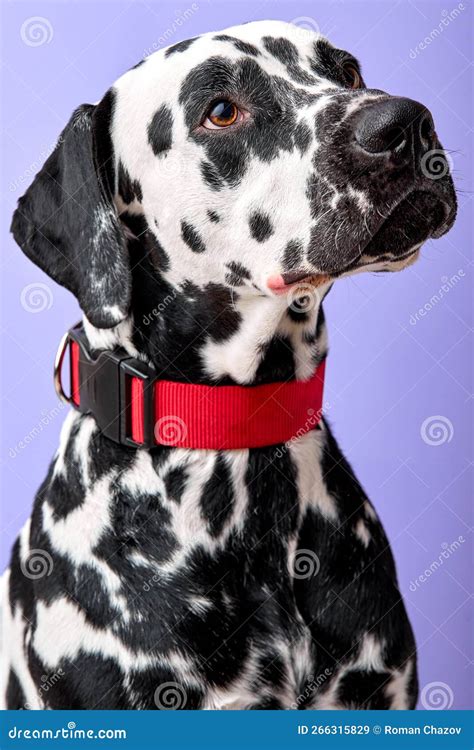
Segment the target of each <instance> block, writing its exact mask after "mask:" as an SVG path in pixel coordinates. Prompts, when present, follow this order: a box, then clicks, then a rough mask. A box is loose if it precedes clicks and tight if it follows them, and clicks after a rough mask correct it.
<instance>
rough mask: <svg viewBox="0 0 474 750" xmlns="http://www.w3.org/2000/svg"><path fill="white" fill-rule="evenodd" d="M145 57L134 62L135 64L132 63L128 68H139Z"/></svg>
mask: <svg viewBox="0 0 474 750" xmlns="http://www.w3.org/2000/svg"><path fill="white" fill-rule="evenodd" d="M145 59H146V58H143V59H142V60H139V61H138V62H137V63H135V65H132V67H131V68H130V70H136V69H137V68H139V67H140V66H141V65H143V63H144V62H145Z"/></svg>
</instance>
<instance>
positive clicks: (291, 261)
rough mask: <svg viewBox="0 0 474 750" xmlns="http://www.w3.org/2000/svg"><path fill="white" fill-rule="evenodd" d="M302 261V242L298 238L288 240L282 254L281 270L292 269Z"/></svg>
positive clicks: (299, 265)
mask: <svg viewBox="0 0 474 750" xmlns="http://www.w3.org/2000/svg"><path fill="white" fill-rule="evenodd" d="M302 263H303V244H302V242H300V241H299V240H290V242H288V244H287V246H286V247H285V252H284V255H283V270H284V271H294V270H295V269H297V268H301V265H302Z"/></svg>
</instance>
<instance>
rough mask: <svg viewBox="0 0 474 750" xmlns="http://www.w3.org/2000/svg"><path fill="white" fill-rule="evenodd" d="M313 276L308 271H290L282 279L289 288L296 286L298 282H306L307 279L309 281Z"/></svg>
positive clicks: (283, 274)
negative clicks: (292, 285) (291, 285)
mask: <svg viewBox="0 0 474 750" xmlns="http://www.w3.org/2000/svg"><path fill="white" fill-rule="evenodd" d="M311 275H312V274H311V273H309V272H308V271H301V270H299V271H288V272H287V273H282V275H281V277H282V279H283V281H284V283H285V286H289V285H290V284H296V283H297V282H298V281H304V280H305V279H308V278H309V277H310V276H311Z"/></svg>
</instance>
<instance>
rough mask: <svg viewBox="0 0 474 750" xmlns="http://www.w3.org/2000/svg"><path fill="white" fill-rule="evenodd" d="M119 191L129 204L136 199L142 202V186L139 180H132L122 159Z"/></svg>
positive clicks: (119, 168)
mask: <svg viewBox="0 0 474 750" xmlns="http://www.w3.org/2000/svg"><path fill="white" fill-rule="evenodd" d="M118 192H119V195H120V197H121V198H122V199H123V202H124V203H126V204H127V205H128V204H129V203H133V201H134V200H135V199H136V200H137V201H139V202H140V203H141V201H142V199H143V193H142V187H141V185H140V182H139V180H132V179H131V178H130V175H129V173H128V171H127V170H126V169H125V167H124V165H123V164H122V161H121V160H119V164H118Z"/></svg>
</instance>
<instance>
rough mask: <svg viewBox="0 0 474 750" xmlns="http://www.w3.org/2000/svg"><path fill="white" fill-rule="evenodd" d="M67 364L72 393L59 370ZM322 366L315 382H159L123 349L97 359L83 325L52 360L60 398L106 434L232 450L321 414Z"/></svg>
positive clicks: (282, 434)
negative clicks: (68, 394) (211, 383)
mask: <svg viewBox="0 0 474 750" xmlns="http://www.w3.org/2000/svg"><path fill="white" fill-rule="evenodd" d="M66 351H68V353H69V362H70V394H71V395H70V396H67V395H66V394H65V393H64V390H63V387H62V379H61V371H62V364H63V360H64V356H65V353H66ZM324 365H325V363H324V362H322V363H321V364H320V365H319V367H318V368H317V370H316V371H315V373H314V375H313V376H312V378H311V379H310V380H307V381H300V380H291V381H288V382H277V383H268V384H264V385H253V386H241V385H218V386H216V385H196V384H194V383H177V382H172V381H170V380H160V379H158V377H157V375H156V371H155V370H154V369H153V368H152V367H149V366H148V365H146V364H144V363H143V362H141V361H140V360H138V359H134V358H133V357H130V356H129V355H128V354H127V352H126V351H125V350H124V349H115V350H113V351H102V352H100V353H99V354H97V356H96V357H95V358H93V357H92V355H91V352H90V349H89V345H88V341H87V338H86V335H85V332H84V329H83V328H82V326H81V325H78V326H75V327H74V328H72V329H71V330H70V331H68V332H67V333H66V334H65V336H64V337H63V339H62V341H61V343H60V345H59V349H58V353H57V355H56V362H55V371H54V377H55V386H56V391H57V393H58V395H59V397H60V398H61V399H62V400H63V401H66V402H68V403H70V404H71V405H72V406H74V407H75V408H76V409H78V410H79V411H81V412H83V413H84V414H91V415H92V416H93V417H94V418H95V420H96V422H97V424H98V426H99V429H100V430H101V432H102V433H103V434H104V435H106V436H107V437H109V438H111V439H112V440H114V441H116V442H117V443H121V444H122V445H127V446H130V447H134V448H137V447H146V448H152V447H153V446H156V445H167V446H174V447H177V448H204V449H211V450H229V449H232V448H258V447H262V446H267V445H275V444H278V443H286V442H288V441H289V440H291V439H292V438H295V437H300V436H301V435H303V434H305V433H306V432H309V431H310V430H313V429H314V428H315V427H316V425H317V424H318V422H319V420H320V419H321V412H322V400H323V385H324Z"/></svg>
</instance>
